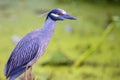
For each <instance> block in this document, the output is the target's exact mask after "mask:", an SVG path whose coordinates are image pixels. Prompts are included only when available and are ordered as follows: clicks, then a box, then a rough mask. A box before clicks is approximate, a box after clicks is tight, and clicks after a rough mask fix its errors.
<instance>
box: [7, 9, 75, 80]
mask: <svg viewBox="0 0 120 80" xmlns="http://www.w3.org/2000/svg"><path fill="white" fill-rule="evenodd" d="M65 19H70V20H76V19H77V18H75V17H74V16H71V15H69V14H67V12H66V11H64V10H63V9H60V8H56V9H53V10H51V11H50V12H49V13H48V14H47V17H46V20H45V24H44V25H43V27H42V28H41V29H37V30H33V31H32V32H30V33H28V34H27V35H26V36H24V37H23V38H22V39H21V40H20V41H19V42H18V44H17V45H16V46H15V48H14V49H13V51H12V52H11V55H10V57H9V59H8V61H7V63H6V65H5V76H6V78H7V79H9V80H15V79H16V78H18V77H19V76H20V75H22V74H23V73H24V76H25V80H28V78H27V70H28V69H29V70H30V72H29V73H30V74H32V67H33V64H34V63H36V61H37V60H38V59H39V58H40V57H41V56H42V55H43V54H44V52H45V50H46V47H47V45H48V43H49V41H50V39H51V37H52V35H53V32H54V30H55V27H56V26H55V24H56V21H63V20H65Z"/></svg>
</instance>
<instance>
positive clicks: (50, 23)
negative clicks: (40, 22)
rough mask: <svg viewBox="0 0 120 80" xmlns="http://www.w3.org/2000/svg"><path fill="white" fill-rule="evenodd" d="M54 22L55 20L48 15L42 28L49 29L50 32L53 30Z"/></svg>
mask: <svg viewBox="0 0 120 80" xmlns="http://www.w3.org/2000/svg"><path fill="white" fill-rule="evenodd" d="M55 23H56V22H55V21H54V20H52V19H51V18H50V17H48V18H47V19H46V22H45V24H44V26H43V29H44V30H45V31H51V32H53V31H54V29H55Z"/></svg>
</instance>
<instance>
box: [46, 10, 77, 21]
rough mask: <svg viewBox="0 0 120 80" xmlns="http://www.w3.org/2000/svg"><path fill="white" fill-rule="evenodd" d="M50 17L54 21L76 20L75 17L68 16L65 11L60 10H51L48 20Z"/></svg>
mask: <svg viewBox="0 0 120 80" xmlns="http://www.w3.org/2000/svg"><path fill="white" fill-rule="evenodd" d="M48 17H50V18H51V19H52V20H54V21H58V20H64V19H70V20H76V18H75V17H73V16H71V15H69V14H67V13H66V11H64V10H63V9H60V8H57V9H53V10H51V11H50V12H49V13H48V16H47V18H48Z"/></svg>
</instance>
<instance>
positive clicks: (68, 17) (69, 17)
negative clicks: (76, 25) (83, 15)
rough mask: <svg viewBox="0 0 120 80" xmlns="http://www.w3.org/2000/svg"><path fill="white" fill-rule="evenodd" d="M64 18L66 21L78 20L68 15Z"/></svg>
mask: <svg viewBox="0 0 120 80" xmlns="http://www.w3.org/2000/svg"><path fill="white" fill-rule="evenodd" d="M63 17H64V18H65V19H70V20H77V18H75V17H73V16H71V15H68V14H64V15H63Z"/></svg>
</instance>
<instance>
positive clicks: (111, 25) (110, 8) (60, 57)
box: [0, 0, 120, 80]
mask: <svg viewBox="0 0 120 80" xmlns="http://www.w3.org/2000/svg"><path fill="white" fill-rule="evenodd" d="M60 1H61V2H60ZM62 1H63V2H62ZM70 1H71V2H70ZM76 1H78V2H75V1H74V0H56V1H55V0H50V1H48V0H11V1H9V0H0V80H5V76H4V66H5V63H6V61H7V59H8V57H9V55H10V53H11V51H12V49H13V48H14V46H15V44H14V42H13V41H12V37H13V36H14V35H17V36H19V37H23V36H24V35H25V34H27V33H28V32H30V31H32V30H34V29H37V28H41V27H42V25H43V24H44V22H45V18H46V14H44V15H42V14H43V13H46V12H48V11H49V10H51V9H53V8H62V9H65V10H66V11H67V12H69V13H70V14H72V15H74V16H76V17H77V18H78V20H77V21H70V20H66V21H64V22H57V24H56V25H57V27H56V30H55V33H54V35H53V37H52V40H51V42H50V44H49V46H48V47H47V51H46V52H45V54H44V55H43V56H42V57H41V58H40V59H39V61H38V62H37V63H36V64H35V65H34V66H33V67H34V68H33V72H34V76H35V79H36V80H66V79H67V80H119V79H120V56H119V52H120V50H119V47H120V37H119V34H120V17H119V16H120V11H119V10H120V6H119V5H115V3H114V4H112V5H111V4H109V3H108V2H107V3H102V2H99V3H98V2H95V3H94V4H93V2H92V1H100V0H85V1H83V0H76ZM101 1H103V0H101ZM104 1H114V2H115V1H118V2H117V4H119V0H104ZM45 5H47V6H45ZM40 26H41V27H40ZM69 27H71V29H69V30H68V28H69ZM80 64H81V65H80ZM79 65H80V66H79ZM74 66H78V67H74ZM21 77H22V76H21ZM20 79H21V78H19V79H18V80H20Z"/></svg>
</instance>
